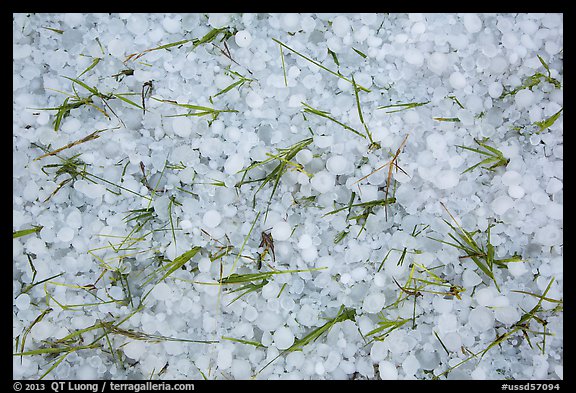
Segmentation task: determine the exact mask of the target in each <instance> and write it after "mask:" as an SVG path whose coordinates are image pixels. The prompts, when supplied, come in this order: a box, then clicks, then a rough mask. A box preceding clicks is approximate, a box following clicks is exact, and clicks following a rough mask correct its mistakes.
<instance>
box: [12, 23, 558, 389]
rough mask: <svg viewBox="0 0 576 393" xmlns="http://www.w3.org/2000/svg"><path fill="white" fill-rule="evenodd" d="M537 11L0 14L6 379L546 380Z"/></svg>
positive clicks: (550, 199) (553, 99)
mask: <svg viewBox="0 0 576 393" xmlns="http://www.w3.org/2000/svg"><path fill="white" fill-rule="evenodd" d="M562 110H563V15H562V14H456V13H454V14H445V13H442V14H417V13H413V14H329V13H325V14H252V13H247V14H25V13H19V14H14V15H13V136H12V141H13V145H12V149H13V232H14V234H13V276H12V280H13V281H12V282H13V311H12V312H13V314H12V315H13V366H14V367H13V377H14V378H18V379H37V378H46V379H53V378H55V379H76V378H79V379H85V378H89V379H105V378H106V379H119V380H121V379H201V378H206V379H562V378H563V355H562V351H563V324H562V319H563V291H562V286H563V113H562Z"/></svg>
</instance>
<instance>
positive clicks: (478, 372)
mask: <svg viewBox="0 0 576 393" xmlns="http://www.w3.org/2000/svg"><path fill="white" fill-rule="evenodd" d="M470 376H471V377H472V379H473V380H477V381H483V380H485V379H487V377H486V371H485V370H484V369H483V368H482V367H476V368H475V369H474V371H472V372H471V373H470Z"/></svg>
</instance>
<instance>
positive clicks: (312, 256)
mask: <svg viewBox="0 0 576 393" xmlns="http://www.w3.org/2000/svg"><path fill="white" fill-rule="evenodd" d="M300 255H301V256H302V260H303V261H304V262H306V263H311V262H314V261H315V260H316V257H317V256H318V250H317V249H316V247H314V246H312V247H308V248H306V249H304V250H302V251H301V252H300Z"/></svg>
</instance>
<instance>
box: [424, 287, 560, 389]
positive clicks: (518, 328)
mask: <svg viewBox="0 0 576 393" xmlns="http://www.w3.org/2000/svg"><path fill="white" fill-rule="evenodd" d="M553 282H554V277H552V278H551V279H550V281H549V282H548V285H547V286H546V289H545V290H544V292H543V293H542V295H537V294H533V293H529V292H525V291H513V292H518V293H523V294H527V295H530V296H533V297H536V298H538V299H539V300H538V303H537V304H536V305H535V306H534V307H533V308H532V309H531V310H530V311H527V312H525V313H524V315H522V317H520V319H519V320H518V321H517V322H516V323H514V324H513V325H512V326H511V327H510V328H509V329H508V330H507V331H505V332H504V333H502V334H499V335H498V336H497V337H496V338H495V339H494V341H492V342H491V343H490V344H489V345H488V346H487V347H486V348H484V349H483V350H481V351H479V352H477V353H472V352H470V351H469V353H471V355H470V356H469V357H467V358H465V359H463V360H462V361H460V362H458V363H457V364H455V365H454V366H451V367H449V368H448V369H447V370H446V371H444V372H443V373H441V374H438V375H435V376H434V377H433V379H439V378H440V377H442V376H445V375H448V373H450V372H451V371H452V370H454V369H455V368H457V367H460V366H461V365H462V364H464V363H466V362H468V361H470V360H472V359H475V358H476V359H478V360H479V361H480V360H481V359H482V358H483V357H484V355H486V353H487V352H488V351H490V350H491V349H492V348H494V347H495V346H497V345H498V346H499V345H502V344H503V343H505V342H506V340H508V339H510V338H512V337H513V336H514V335H515V334H517V333H521V334H522V335H523V337H524V338H525V339H526V341H527V342H528V345H529V346H530V347H531V348H533V346H532V342H531V340H530V336H529V333H530V334H532V335H533V336H535V337H538V336H541V337H542V341H541V345H540V346H539V349H540V350H541V352H542V353H545V349H546V337H547V336H550V335H552V333H550V332H548V331H546V325H547V323H548V322H547V321H546V319H545V318H544V317H543V316H542V313H545V312H549V313H556V312H558V311H560V310H561V309H562V303H563V302H562V300H557V299H551V298H548V297H546V295H547V294H548V291H549V290H550V288H551V286H552V283H553ZM544 301H547V302H551V303H556V304H558V306H557V308H555V309H553V310H551V311H546V310H544V309H543V307H542V302H544ZM532 322H535V323H537V324H539V325H541V326H543V331H537V330H532V329H531V328H530V324H531V323H532Z"/></svg>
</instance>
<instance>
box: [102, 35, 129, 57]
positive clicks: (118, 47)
mask: <svg viewBox="0 0 576 393" xmlns="http://www.w3.org/2000/svg"><path fill="white" fill-rule="evenodd" d="M126 46H127V42H126V40H121V39H118V38H115V39H113V40H112V41H110V43H109V44H108V48H107V49H108V53H110V54H111V55H112V56H113V57H116V58H118V59H120V58H122V59H123V58H124V54H125V53H126Z"/></svg>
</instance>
